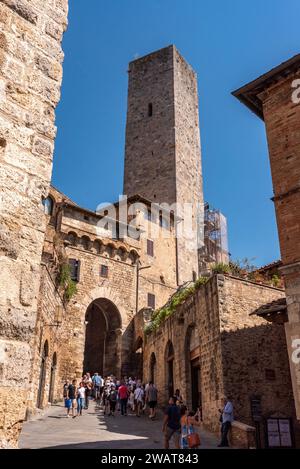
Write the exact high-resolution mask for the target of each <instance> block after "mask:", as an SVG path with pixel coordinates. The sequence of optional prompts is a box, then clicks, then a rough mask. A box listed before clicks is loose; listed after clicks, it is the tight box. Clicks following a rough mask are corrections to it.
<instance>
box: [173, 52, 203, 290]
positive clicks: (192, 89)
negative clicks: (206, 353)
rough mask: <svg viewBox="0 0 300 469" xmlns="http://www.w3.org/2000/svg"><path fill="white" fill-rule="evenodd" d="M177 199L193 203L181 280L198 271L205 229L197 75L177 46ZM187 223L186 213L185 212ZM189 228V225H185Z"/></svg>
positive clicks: (181, 245)
mask: <svg viewBox="0 0 300 469" xmlns="http://www.w3.org/2000/svg"><path fill="white" fill-rule="evenodd" d="M173 60H174V89H175V93H174V99H175V152H176V163H175V164H176V201H177V203H179V204H181V205H183V204H186V203H188V204H191V211H192V220H191V228H190V229H191V233H190V235H189V234H188V233H186V234H185V235H184V236H179V237H178V241H177V242H178V246H177V253H178V254H177V255H178V277H179V283H180V284H181V283H183V281H187V280H192V279H193V271H194V272H196V274H197V273H198V259H197V252H198V248H199V246H198V243H199V242H200V239H198V236H199V238H200V232H199V230H198V225H200V226H199V228H201V227H202V228H203V224H204V212H203V190H202V169H201V146H200V130H199V111H198V87H197V75H196V73H195V72H194V71H193V69H192V68H191V66H190V65H189V64H188V63H187V62H186V61H185V60H184V59H183V57H182V56H181V55H180V54H179V53H178V51H177V50H176V49H175V48H174V59H173ZM181 216H182V218H183V219H184V222H186V220H187V217H186V214H184V213H182V212H181ZM185 230H186V231H188V230H187V226H185Z"/></svg>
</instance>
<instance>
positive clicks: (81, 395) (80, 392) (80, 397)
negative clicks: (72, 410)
mask: <svg viewBox="0 0 300 469" xmlns="http://www.w3.org/2000/svg"><path fill="white" fill-rule="evenodd" d="M85 389H86V388H85V385H84V382H83V381H82V382H81V383H80V384H79V387H78V389H77V415H82V409H83V408H84V401H85Z"/></svg>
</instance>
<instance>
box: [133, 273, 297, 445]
mask: <svg viewBox="0 0 300 469" xmlns="http://www.w3.org/2000/svg"><path fill="white" fill-rule="evenodd" d="M281 298H284V291H282V290H280V289H276V288H273V287H268V286H264V285H258V284H256V283H253V282H250V281H246V280H243V279H240V278H235V277H231V276H228V275H226V276H223V275H215V276H213V277H211V278H210V280H209V281H208V283H207V284H206V285H204V286H202V287H200V288H199V290H198V291H197V292H196V293H195V294H194V295H192V296H191V297H190V298H189V299H188V300H187V301H186V302H185V303H184V304H183V305H181V306H179V307H178V308H177V310H176V312H175V313H174V314H173V315H172V316H171V317H169V318H168V319H167V320H165V322H164V323H163V324H162V325H161V326H160V327H159V329H158V330H157V331H155V332H152V333H151V334H149V335H148V336H147V338H146V342H145V347H144V356H145V357H146V359H145V360H144V376H145V378H146V380H147V379H154V381H155V382H156V384H157V386H158V389H159V402H160V404H161V405H165V403H166V402H167V399H168V396H169V394H170V392H173V391H174V390H175V389H180V392H181V395H182V396H183V398H184V400H185V401H186V402H187V405H188V406H189V407H190V408H194V409H196V408H197V407H200V408H201V414H202V420H203V424H204V426H205V427H206V428H208V429H209V430H211V431H214V432H218V431H219V425H220V424H219V412H218V409H219V408H220V407H221V399H222V397H223V396H224V395H225V396H226V395H227V396H231V398H232V400H233V403H234V412H235V419H236V420H237V421H238V422H240V423H242V424H244V425H245V424H246V425H249V426H253V425H254V422H253V419H252V413H251V399H252V398H254V397H255V398H256V399H257V398H259V399H260V401H261V410H262V421H261V423H260V424H259V430H260V432H258V433H260V444H261V446H262V447H264V446H266V440H265V434H264V431H265V428H264V422H265V419H266V418H267V417H270V416H281V417H285V418H291V419H292V421H293V430H294V434H295V438H296V440H297V442H298V444H299V442H300V440H299V435H300V434H299V424H297V420H296V414H295V405H294V399H293V392H292V385H291V377H290V371H289V364H288V356H287V352H286V339H285V332H284V326H283V325H282V324H275V323H274V324H271V323H268V322H266V321H265V320H264V319H263V318H261V317H259V316H257V315H253V313H254V312H256V310H257V309H258V308H259V307H261V306H262V305H264V304H268V303H270V302H274V301H276V300H279V299H281ZM136 321H137V319H136ZM142 322H143V321H142V319H141V318H139V326H140V327H141V323H142ZM237 428H238V425H237ZM246 428H247V427H246ZM244 431H246V430H244Z"/></svg>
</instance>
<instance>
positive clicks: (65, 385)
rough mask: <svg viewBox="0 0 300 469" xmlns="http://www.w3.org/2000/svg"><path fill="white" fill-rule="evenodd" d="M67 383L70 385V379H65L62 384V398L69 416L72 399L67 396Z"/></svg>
mask: <svg viewBox="0 0 300 469" xmlns="http://www.w3.org/2000/svg"><path fill="white" fill-rule="evenodd" d="M69 385H70V381H69V380H68V379H67V380H66V381H65V384H64V387H63V398H64V404H65V408H66V409H67V417H69V416H70V409H71V406H72V401H71V399H69V397H68V388H69Z"/></svg>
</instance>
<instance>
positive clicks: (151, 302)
mask: <svg viewBox="0 0 300 469" xmlns="http://www.w3.org/2000/svg"><path fill="white" fill-rule="evenodd" d="M148 307H149V308H152V309H155V295H153V293H148Z"/></svg>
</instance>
